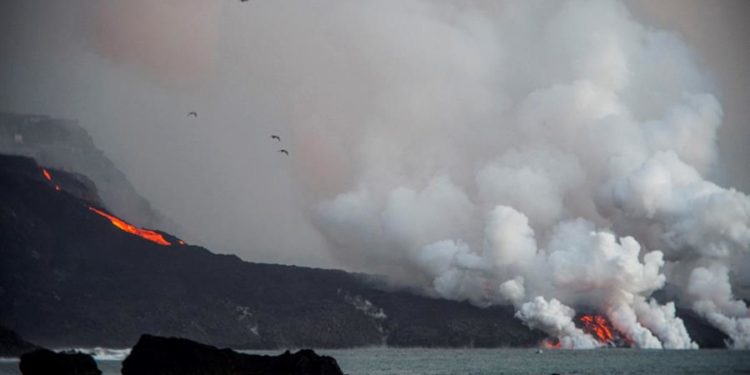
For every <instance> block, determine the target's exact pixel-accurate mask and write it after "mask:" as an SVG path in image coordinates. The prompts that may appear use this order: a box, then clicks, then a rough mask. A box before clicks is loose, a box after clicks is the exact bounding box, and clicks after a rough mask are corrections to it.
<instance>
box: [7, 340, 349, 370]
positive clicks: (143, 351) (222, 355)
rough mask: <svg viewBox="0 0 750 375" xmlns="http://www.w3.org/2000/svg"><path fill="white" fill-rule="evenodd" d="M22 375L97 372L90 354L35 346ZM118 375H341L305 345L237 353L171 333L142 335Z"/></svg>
mask: <svg viewBox="0 0 750 375" xmlns="http://www.w3.org/2000/svg"><path fill="white" fill-rule="evenodd" d="M19 369H20V370H21V373H22V374H23V375H50V374H55V375H101V373H102V372H101V371H100V370H99V369H98V367H97V365H96V361H95V360H94V358H93V357H92V356H91V355H89V354H84V353H78V352H67V351H63V352H58V353H56V352H53V351H51V350H48V349H36V350H34V351H31V352H28V353H25V354H23V355H21V360H20V362H19ZM122 374H123V375H170V374H181V375H192V374H195V375H249V374H253V375H274V374H287V375H343V373H342V371H341V369H340V368H339V365H338V363H337V362H336V360H335V359H334V358H332V357H329V356H320V355H318V354H316V353H315V352H314V351H313V350H310V349H301V350H298V351H297V352H294V353H292V352H290V351H288V350H287V351H285V352H283V353H282V354H279V355H277V356H269V355H253V354H243V353H238V352H236V351H234V350H231V349H219V348H217V347H214V346H210V345H205V344H201V343H198V342H195V341H192V340H188V339H183V338H176V337H160V336H152V335H142V336H141V338H140V339H139V340H138V343H136V345H135V346H134V347H133V349H132V351H131V352H130V354H129V355H128V357H127V358H125V360H124V361H123V362H122Z"/></svg>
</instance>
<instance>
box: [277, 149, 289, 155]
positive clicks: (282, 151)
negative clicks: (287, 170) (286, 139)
mask: <svg viewBox="0 0 750 375" xmlns="http://www.w3.org/2000/svg"><path fill="white" fill-rule="evenodd" d="M279 152H280V153H282V154H284V155H286V156H289V151H287V150H285V149H283V148H282V149H281V150H279Z"/></svg>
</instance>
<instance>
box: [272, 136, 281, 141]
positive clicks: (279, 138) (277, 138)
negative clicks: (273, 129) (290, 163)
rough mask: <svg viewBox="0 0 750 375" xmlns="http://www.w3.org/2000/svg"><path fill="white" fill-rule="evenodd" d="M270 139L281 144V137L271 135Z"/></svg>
mask: <svg viewBox="0 0 750 375" xmlns="http://www.w3.org/2000/svg"><path fill="white" fill-rule="evenodd" d="M271 139H275V140H276V141H278V142H281V137H279V136H278V135H276V134H271Z"/></svg>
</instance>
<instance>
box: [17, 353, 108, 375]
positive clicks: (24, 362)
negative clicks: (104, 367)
mask: <svg viewBox="0 0 750 375" xmlns="http://www.w3.org/2000/svg"><path fill="white" fill-rule="evenodd" d="M18 367H19V368H20V369H21V373H22V374H23V375H68V374H69V375H101V373H102V372H101V371H100V370H99V368H98V367H96V362H95V361H94V358H93V357H91V356H90V355H88V354H83V353H55V352H53V351H51V350H47V349H39V350H35V351H33V352H30V353H26V354H24V355H22V356H21V363H20V364H19V365H18Z"/></svg>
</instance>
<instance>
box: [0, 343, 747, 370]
mask: <svg viewBox="0 0 750 375" xmlns="http://www.w3.org/2000/svg"><path fill="white" fill-rule="evenodd" d="M316 352H317V353H319V354H325V355H330V356H333V357H334V358H336V360H337V361H338V363H339V366H341V369H342V370H343V371H344V373H346V374H350V375H386V374H395V375H412V374H413V375H417V374H424V375H453V374H462V375H468V374H476V375H480V374H488V375H489V374H492V375H502V374H518V375H523V374H535V375H536V374H552V373H559V374H578V375H587V374H592V375H593V374H596V375H600V374H659V375H668V374H750V351H733V350H636V349H602V350H544V351H543V353H541V354H537V352H536V350H533V349H393V348H367V349H347V350H326V349H322V350H316ZM104 353H105V354H103V355H98V356H97V362H98V364H99V368H100V369H101V370H102V371H103V372H104V374H106V375H110V374H112V375H114V374H119V373H120V366H121V363H122V362H121V361H122V358H121V356H124V355H125V354H126V353H125V352H122V353H118V354H112V352H108V351H104ZM247 353H257V354H272V355H275V354H279V353H280V352H279V351H252V352H247ZM94 354H96V353H94ZM0 374H3V375H5V374H20V372H19V371H18V361H17V360H8V359H5V360H0Z"/></svg>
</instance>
